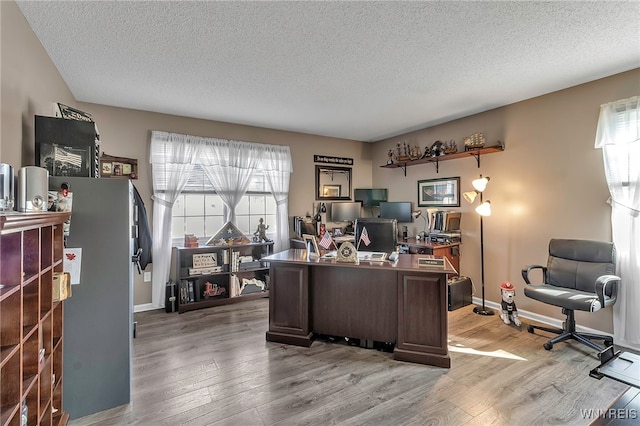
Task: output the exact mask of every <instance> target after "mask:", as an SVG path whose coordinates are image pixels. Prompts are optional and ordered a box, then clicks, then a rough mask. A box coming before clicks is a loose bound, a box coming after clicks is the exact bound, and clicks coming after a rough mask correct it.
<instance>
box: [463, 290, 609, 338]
mask: <svg viewBox="0 0 640 426" xmlns="http://www.w3.org/2000/svg"><path fill="white" fill-rule="evenodd" d="M473 303H474V304H475V305H479V306H482V299H480V298H478V297H474V298H473ZM484 305H485V306H486V307H487V308H491V309H494V310H496V311H498V313H500V311H501V310H502V305H501V304H499V303H495V302H490V301H485V302H484ZM518 316H519V317H520V318H526V319H530V320H533V321H537V322H541V323H542V324H546V325H548V326H551V327H556V328H562V323H563V322H564V320H559V319H556V318H551V317H547V316H544V315H540V314H536V313H535V312H529V311H524V310H522V309H518ZM576 329H577V330H578V331H582V332H584V333H592V334H606V335H609V336H612V337H613V335H612V333H607V332H606V331H602V330H594V329H593V328H588V327H582V326H580V325H578V324H576ZM614 342H615V340H614Z"/></svg>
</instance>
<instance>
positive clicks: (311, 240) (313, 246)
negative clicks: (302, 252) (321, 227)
mask: <svg viewBox="0 0 640 426" xmlns="http://www.w3.org/2000/svg"><path fill="white" fill-rule="evenodd" d="M302 239H303V240H304V245H305V247H306V248H307V259H315V258H318V257H320V250H319V249H318V241H317V240H316V236H315V235H310V234H303V235H302Z"/></svg>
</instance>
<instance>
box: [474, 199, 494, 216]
mask: <svg viewBox="0 0 640 426" xmlns="http://www.w3.org/2000/svg"><path fill="white" fill-rule="evenodd" d="M476 213H478V214H479V215H480V216H491V201H485V202H484V203H482V204H480V205H479V206H478V207H476Z"/></svg>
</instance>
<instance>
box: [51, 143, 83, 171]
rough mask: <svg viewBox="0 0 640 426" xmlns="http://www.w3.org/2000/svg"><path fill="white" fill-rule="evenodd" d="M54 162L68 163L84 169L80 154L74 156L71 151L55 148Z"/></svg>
mask: <svg viewBox="0 0 640 426" xmlns="http://www.w3.org/2000/svg"><path fill="white" fill-rule="evenodd" d="M53 159H54V161H61V162H63V163H68V164H71V165H73V166H76V167H82V156H81V155H78V154H72V153H71V152H69V151H65V150H64V149H61V148H58V147H55V148H54V152H53Z"/></svg>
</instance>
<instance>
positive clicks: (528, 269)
mask: <svg viewBox="0 0 640 426" xmlns="http://www.w3.org/2000/svg"><path fill="white" fill-rule="evenodd" d="M534 269H542V274H543V276H545V277H546V276H547V268H546V266H542V265H529V266H527V267H526V268H522V278H523V279H524V282H525V283H527V284H531V281H530V280H529V272H531V271H532V270H534Z"/></svg>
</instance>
